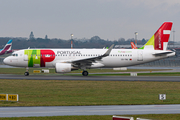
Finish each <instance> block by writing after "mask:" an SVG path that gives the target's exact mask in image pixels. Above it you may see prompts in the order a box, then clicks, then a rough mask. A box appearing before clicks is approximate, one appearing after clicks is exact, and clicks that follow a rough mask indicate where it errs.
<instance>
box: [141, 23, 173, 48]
mask: <svg viewBox="0 0 180 120" xmlns="http://www.w3.org/2000/svg"><path fill="white" fill-rule="evenodd" d="M172 24H173V23H172V22H164V23H163V24H162V25H161V27H160V28H159V29H158V30H157V31H156V32H155V33H154V35H153V36H152V37H151V38H150V39H149V41H148V42H147V43H146V44H145V45H144V46H143V47H141V48H140V49H144V48H145V47H147V46H153V48H154V50H166V49H167V45H168V41H169V36H170V33H171V28H172Z"/></svg>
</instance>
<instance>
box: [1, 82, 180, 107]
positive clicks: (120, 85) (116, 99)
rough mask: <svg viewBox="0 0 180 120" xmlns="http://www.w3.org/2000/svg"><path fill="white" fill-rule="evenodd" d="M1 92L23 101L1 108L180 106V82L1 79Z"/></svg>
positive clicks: (7, 103)
mask: <svg viewBox="0 0 180 120" xmlns="http://www.w3.org/2000/svg"><path fill="white" fill-rule="evenodd" d="M0 93H7V94H19V102H7V101H0V106H84V105H141V104H143V105H148V104H149V105H150V104H180V101H179V99H180V82H143V81H73V80H3V79H1V80H0ZM159 94H166V97H167V99H166V100H164V101H160V100H159V99H158V95H159Z"/></svg>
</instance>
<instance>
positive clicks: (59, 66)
mask: <svg viewBox="0 0 180 120" xmlns="http://www.w3.org/2000/svg"><path fill="white" fill-rule="evenodd" d="M55 69H56V73H67V72H71V64H69V63H56V66H55Z"/></svg>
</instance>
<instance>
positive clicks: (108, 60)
mask: <svg viewBox="0 0 180 120" xmlns="http://www.w3.org/2000/svg"><path fill="white" fill-rule="evenodd" d="M172 24H173V23H172V22H164V23H163V24H162V25H161V26H160V28H159V29H158V30H157V31H156V32H155V33H154V35H153V36H152V37H151V38H150V39H149V41H148V42H147V43H146V44H145V45H144V46H143V47H141V48H139V49H113V46H114V45H111V46H110V47H109V48H108V49H23V50H19V51H15V52H13V54H12V56H9V57H6V58H5V59H4V61H3V62H4V63H5V64H6V65H11V66H16V67H25V68H26V72H25V73H24V75H25V76H28V75H29V72H28V69H29V67H47V68H49V67H54V68H55V71H56V73H68V72H71V71H72V70H78V69H82V70H83V72H82V75H83V76H88V71H87V69H91V68H103V67H104V68H114V67H124V66H125V67H127V66H133V65H138V64H143V63H147V62H151V61H155V60H159V59H163V58H167V57H171V56H174V55H175V52H174V51H171V50H166V49H167V45H168V40H169V36H170V32H171V28H172Z"/></svg>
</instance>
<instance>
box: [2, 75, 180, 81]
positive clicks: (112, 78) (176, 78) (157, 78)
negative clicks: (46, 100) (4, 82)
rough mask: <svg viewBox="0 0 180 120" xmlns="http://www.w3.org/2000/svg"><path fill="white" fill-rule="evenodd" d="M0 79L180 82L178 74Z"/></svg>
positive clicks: (41, 76) (13, 77) (45, 76)
mask: <svg viewBox="0 0 180 120" xmlns="http://www.w3.org/2000/svg"><path fill="white" fill-rule="evenodd" d="M0 79H27V80H97V81H160V82H164V81H173V82H180V76H134V77H133V76H63V75H30V76H24V75H10V74H8V75H6V74H0Z"/></svg>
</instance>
